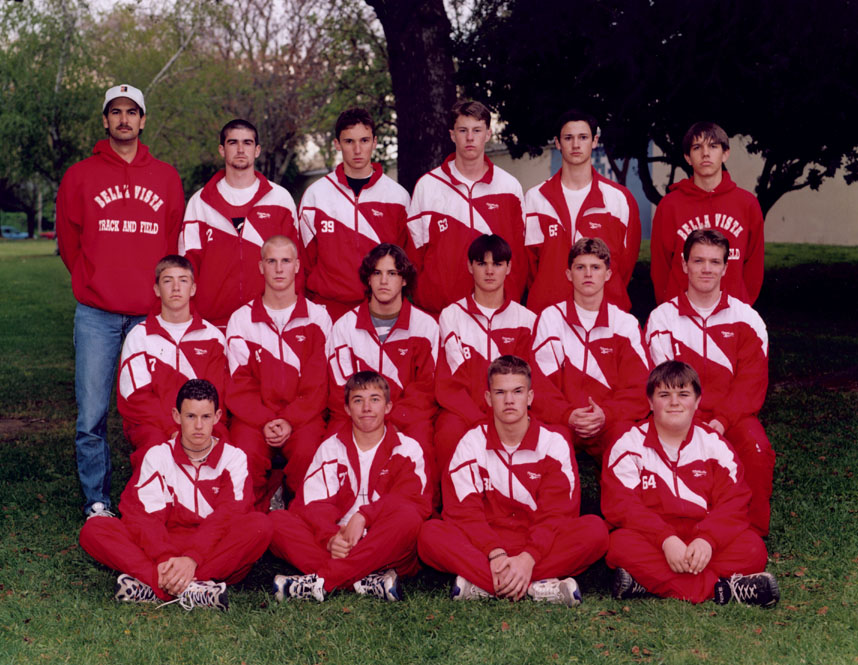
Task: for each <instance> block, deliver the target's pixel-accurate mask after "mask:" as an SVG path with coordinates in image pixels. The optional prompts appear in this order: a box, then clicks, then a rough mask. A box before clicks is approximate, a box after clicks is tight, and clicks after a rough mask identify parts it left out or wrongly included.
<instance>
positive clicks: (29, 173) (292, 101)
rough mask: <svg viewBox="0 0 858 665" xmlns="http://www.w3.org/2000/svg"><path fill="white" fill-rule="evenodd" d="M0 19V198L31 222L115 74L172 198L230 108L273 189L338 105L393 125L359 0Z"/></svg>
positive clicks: (255, 0) (45, 9)
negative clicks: (173, 185) (250, 127)
mask: <svg viewBox="0 0 858 665" xmlns="http://www.w3.org/2000/svg"><path fill="white" fill-rule="evenodd" d="M0 22H1V23H0V28H2V33H1V34H0V94H2V113H0V140H2V142H3V145H4V151H3V153H2V158H0V204H2V206H3V208H4V209H13V210H24V211H26V212H27V214H28V217H29V218H31V219H32V220H33V221H34V220H35V217H36V216H37V205H38V204H37V200H38V199H39V196H38V195H39V194H40V193H41V195H42V198H45V199H48V200H49V199H51V198H53V195H54V193H55V191H56V188H57V186H58V185H59V181H60V180H61V178H62V175H63V173H64V172H65V170H66V169H67V168H68V166H70V165H71V164H72V163H74V162H75V161H78V160H80V159H83V158H84V157H86V156H87V155H88V154H90V152H91V150H92V146H93V144H94V143H95V141H97V140H98V139H99V138H101V137H103V136H104V134H103V131H104V130H103V128H102V127H101V119H100V109H101V100H102V98H103V94H104V90H105V89H106V88H107V87H110V86H111V85H115V84H116V83H119V82H126V83H130V84H132V85H135V86H137V87H139V88H141V89H142V90H143V91H144V94H145V96H146V107H147V116H148V118H147V123H146V129H145V132H144V134H143V137H142V139H143V141H144V142H145V143H147V144H148V145H149V146H150V147H151V149H152V152H153V154H154V155H156V156H157V157H158V158H160V159H163V160H165V161H167V162H169V163H171V164H173V165H175V166H176V168H177V169H178V170H179V173H180V174H181V176H182V181H183V183H184V185H185V191H186V194H190V193H191V192H192V191H194V190H195V189H197V188H199V187H200V186H201V185H202V184H203V183H204V182H205V181H206V180H207V179H208V178H209V177H211V175H212V174H213V173H214V172H215V170H216V169H217V168H219V167H220V164H221V160H220V157H219V155H218V152H217V146H218V132H219V130H220V128H221V126H223V124H224V123H226V122H227V121H229V120H231V119H232V118H235V117H242V118H246V119H248V120H250V121H251V122H253V123H254V124H255V125H257V127H258V129H259V133H260V137H259V138H260V145H261V147H262V154H261V155H260V158H259V160H258V161H257V168H258V169H259V170H260V171H262V172H263V173H264V174H265V175H266V176H267V177H268V178H270V179H271V180H274V181H275V182H278V183H280V184H284V185H288V184H289V183H290V182H291V180H292V179H293V178H294V176H295V175H296V173H297V167H296V155H297V154H298V152H299V151H300V150H301V148H302V146H303V145H304V144H305V143H306V142H307V141H308V139H309V138H316V139H317V140H318V141H319V143H321V144H322V146H323V147H325V146H328V145H329V144H330V133H331V129H332V126H333V123H334V120H335V119H336V116H337V115H338V114H339V113H340V111H342V110H343V109H344V108H345V107H346V106H351V105H353V104H355V103H360V104H364V105H366V106H367V107H368V108H369V109H370V110H371V112H373V113H374V114H375V115H376V117H377V118H379V119H380V127H379V131H380V134H381V135H382V137H383V140H386V141H387V142H388V143H389V142H390V140H391V138H390V137H392V136H394V135H395V132H394V130H393V112H392V97H391V92H390V76H389V74H388V73H387V56H386V51H385V42H384V39H383V37H382V36H381V29H380V26H379V25H378V23H377V22H374V16H373V14H372V12H371V11H370V10H369V9H368V8H367V7H366V5H365V4H364V3H363V2H361V1H360V0H222V1H221V2H207V1H205V0H193V1H188V2H183V1H180V0H148V1H147V2H135V1H132V0H127V1H125V2H118V3H115V4H112V5H109V6H107V7H106V8H105V7H104V5H102V4H99V3H90V2H89V1H88V0H23V1H22V2H10V3H5V4H4V5H3V6H2V9H0ZM385 137H386V138H385ZM327 157H328V161H329V162H330V161H331V157H332V155H331V154H330V153H329V154H328V155H327ZM31 227H32V225H31ZM31 230H32V228H31Z"/></svg>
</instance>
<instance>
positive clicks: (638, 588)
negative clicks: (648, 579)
mask: <svg viewBox="0 0 858 665" xmlns="http://www.w3.org/2000/svg"><path fill="white" fill-rule="evenodd" d="M648 595H649V591H647V590H646V589H645V588H644V587H643V585H641V583H640V582H638V581H637V580H636V579H635V578H634V577H632V576H631V575H629V571H627V570H626V569H625V568H617V569H616V570H615V571H614V583H613V585H611V596H612V597H613V598H614V600H625V599H626V598H642V597H644V596H648Z"/></svg>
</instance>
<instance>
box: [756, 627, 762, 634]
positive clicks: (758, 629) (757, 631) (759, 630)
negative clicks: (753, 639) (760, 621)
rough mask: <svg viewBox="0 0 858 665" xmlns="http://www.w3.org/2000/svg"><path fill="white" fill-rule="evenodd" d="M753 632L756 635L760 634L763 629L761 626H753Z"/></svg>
mask: <svg viewBox="0 0 858 665" xmlns="http://www.w3.org/2000/svg"><path fill="white" fill-rule="evenodd" d="M754 632H755V633H756V634H757V635H762V633H763V629H762V628H754Z"/></svg>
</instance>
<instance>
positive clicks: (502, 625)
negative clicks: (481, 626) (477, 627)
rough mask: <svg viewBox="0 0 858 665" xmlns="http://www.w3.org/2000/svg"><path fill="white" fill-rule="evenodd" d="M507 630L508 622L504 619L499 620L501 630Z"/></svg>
mask: <svg viewBox="0 0 858 665" xmlns="http://www.w3.org/2000/svg"><path fill="white" fill-rule="evenodd" d="M508 630H509V624H508V623H507V622H506V621H501V631H502V632H504V633H505V632H506V631H508Z"/></svg>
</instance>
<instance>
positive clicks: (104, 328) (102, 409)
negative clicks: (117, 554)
mask: <svg viewBox="0 0 858 665" xmlns="http://www.w3.org/2000/svg"><path fill="white" fill-rule="evenodd" d="M102 113H103V115H104V117H103V123H104V128H105V130H106V131H107V138H106V139H103V140H101V141H99V142H98V143H96V145H95V149H94V150H93V154H92V156H91V157H89V158H88V159H85V160H83V161H81V162H78V163H77V164H74V165H73V166H71V168H69V170H68V171H66V174H65V176H64V177H63V180H62V183H60V188H59V191H58V192H57V242H58V243H59V248H60V255H61V256H62V259H63V262H64V263H65V264H66V267H67V268H68V270H69V272H70V273H71V282H72V290H73V291H74V295H75V298H76V299H77V302H78V305H77V309H76V311H75V318H74V345H75V396H76V398H77V406H78V418H77V433H76V436H75V448H76V451H77V464H78V475H79V477H80V481H81V486H82V488H83V493H84V497H85V499H86V501H85V504H84V512H85V513H86V514H87V515H88V516H90V517H91V516H97V515H110V514H111V513H110V449H109V448H108V445H107V439H106V436H107V411H108V407H109V405H110V393H111V391H112V389H113V383H114V381H115V378H114V377H115V373H116V362H117V359H118V358H119V351H120V349H121V348H122V341H123V339H124V338H125V334H126V333H127V332H128V331H129V330H130V329H131V328H133V327H134V326H135V325H136V324H137V323H139V322H140V321H142V320H143V318H144V315H145V314H147V313H148V312H149V310H150V309H151V308H152V306H153V304H154V302H155V301H154V294H153V292H152V280H153V276H154V269H155V265H156V264H157V263H158V260H159V259H160V258H161V257H162V256H165V255H167V254H175V253H176V245H177V240H178V234H179V227H180V225H181V222H182V211H183V208H184V202H185V199H184V192H183V191H182V182H181V180H180V179H179V174H178V173H177V172H176V169H174V168H173V167H172V166H170V165H169V164H165V163H164V162H160V161H158V160H157V159H155V158H154V157H152V155H150V154H149V149H148V148H147V147H146V146H145V145H143V144H142V143H140V140H139V136H140V133H141V132H142V131H143V127H144V126H145V125H146V103H145V101H144V99H143V93H142V92H140V90H138V89H137V88H135V87H133V86H131V85H127V84H122V85H117V86H114V87H112V88H110V89H109V90H108V91H107V93H106V94H105V95H104V104H103V105H102Z"/></svg>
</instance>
